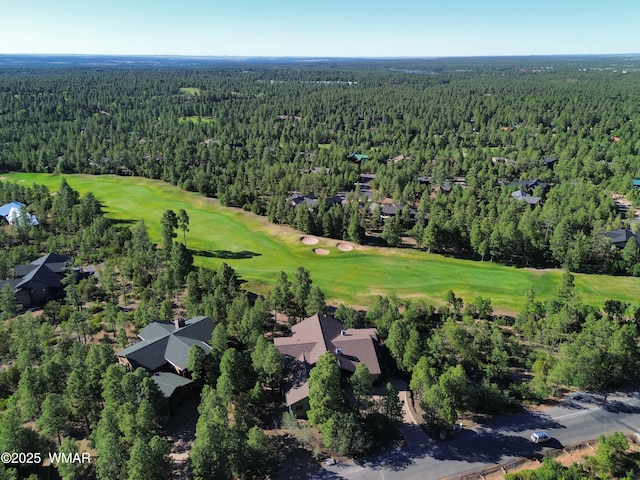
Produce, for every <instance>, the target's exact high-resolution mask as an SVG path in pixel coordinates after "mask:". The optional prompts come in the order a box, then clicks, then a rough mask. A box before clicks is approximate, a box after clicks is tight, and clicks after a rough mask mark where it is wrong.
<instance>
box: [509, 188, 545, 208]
mask: <svg viewBox="0 0 640 480" xmlns="http://www.w3.org/2000/svg"><path fill="white" fill-rule="evenodd" d="M511 198H515V199H516V200H521V201H523V202H525V203H527V204H528V205H538V204H539V203H540V200H542V198H541V197H534V196H531V195H529V194H528V193H526V192H523V191H522V190H516V191H515V192H513V193H512V194H511Z"/></svg>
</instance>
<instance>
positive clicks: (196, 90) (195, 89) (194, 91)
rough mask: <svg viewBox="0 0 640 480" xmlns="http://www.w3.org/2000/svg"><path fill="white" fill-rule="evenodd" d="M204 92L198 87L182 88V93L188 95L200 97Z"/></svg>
mask: <svg viewBox="0 0 640 480" xmlns="http://www.w3.org/2000/svg"><path fill="white" fill-rule="evenodd" d="M201 92H202V90H200V89H199V88H198V87H182V88H180V93H184V94H187V95H200V93H201Z"/></svg>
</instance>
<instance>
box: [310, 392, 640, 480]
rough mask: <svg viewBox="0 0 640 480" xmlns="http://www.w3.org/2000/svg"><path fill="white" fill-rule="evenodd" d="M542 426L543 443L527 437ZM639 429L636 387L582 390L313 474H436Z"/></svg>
mask: <svg viewBox="0 0 640 480" xmlns="http://www.w3.org/2000/svg"><path fill="white" fill-rule="evenodd" d="M539 430H543V431H546V432H547V433H549V434H550V435H551V436H552V437H553V438H552V440H551V441H550V442H548V443H545V444H538V445H536V444H534V443H532V442H531V441H530V440H529V435H531V433H532V432H533V431H539ZM617 431H622V432H636V433H640V390H635V391H629V392H615V393H611V394H610V395H609V397H608V398H607V402H606V403H605V404H604V405H603V403H602V396H599V395H594V394H584V395H583V396H582V397H581V398H579V399H566V400H565V401H563V402H562V403H561V404H560V405H558V406H555V407H549V408H545V409H541V410H537V411H527V412H523V413H518V414H514V415H506V416H501V417H498V418H495V419H493V420H491V421H489V422H487V423H486V424H484V425H479V426H478V427H476V428H471V429H466V430H463V431H461V432H458V433H456V434H455V435H454V436H452V437H451V438H448V439H447V440H443V441H436V440H433V439H431V438H429V437H426V438H427V439H428V440H427V441H426V443H424V442H418V443H417V444H416V443H414V444H413V445H409V444H408V445H407V446H405V447H403V448H401V449H399V450H396V451H393V452H390V453H388V454H385V455H382V456H378V457H375V458H370V459H368V460H366V461H359V462H357V463H346V464H345V463H342V464H338V465H332V466H329V467H326V468H325V469H324V470H323V471H322V472H320V473H319V474H318V475H317V476H316V477H314V478H322V479H348V480H377V479H380V480H414V479H415V480H438V479H443V478H455V476H457V475H460V474H462V473H464V472H468V471H472V470H476V469H479V468H483V467H489V466H492V465H497V464H501V463H505V462H509V461H512V460H515V459H518V458H522V457H533V456H535V454H537V453H540V452H543V451H545V450H548V449H550V448H563V447H565V446H568V445H572V444H575V443H579V442H583V441H587V440H592V439H597V438H598V437H599V436H600V435H601V434H610V433H613V432H617Z"/></svg>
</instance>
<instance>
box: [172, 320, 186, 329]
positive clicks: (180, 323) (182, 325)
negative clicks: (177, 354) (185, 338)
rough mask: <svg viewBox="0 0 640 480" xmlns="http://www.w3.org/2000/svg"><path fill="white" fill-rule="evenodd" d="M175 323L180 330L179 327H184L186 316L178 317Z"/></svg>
mask: <svg viewBox="0 0 640 480" xmlns="http://www.w3.org/2000/svg"><path fill="white" fill-rule="evenodd" d="M173 323H174V324H175V326H176V330H178V329H179V328H182V327H184V318H177V319H176V320H174V322H173Z"/></svg>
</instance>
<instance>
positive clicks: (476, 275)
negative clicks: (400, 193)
mask: <svg viewBox="0 0 640 480" xmlns="http://www.w3.org/2000/svg"><path fill="white" fill-rule="evenodd" d="M3 177H4V180H7V181H14V182H24V183H29V184H30V183H40V184H44V185H46V186H47V187H48V188H50V189H51V190H52V191H55V190H56V189H57V188H58V187H59V185H60V182H61V180H62V178H63V177H62V176H61V175H45V174H25V173H10V174H6V175H4V176H3ZM64 178H65V179H66V180H67V182H68V183H69V184H70V185H71V187H72V188H74V189H76V190H78V191H79V192H80V193H81V194H82V195H84V194H85V193H87V192H89V191H91V192H93V194H94V195H95V196H96V198H98V200H99V201H100V202H102V204H103V206H104V209H105V212H106V213H107V216H109V217H110V218H114V219H117V220H120V221H123V222H136V221H138V220H141V219H143V220H144V221H145V222H146V224H147V226H148V228H149V233H150V236H151V238H152V240H153V241H156V242H160V218H161V216H162V213H163V212H164V211H165V210H167V209H172V210H174V211H175V212H176V213H177V212H178V211H179V210H180V209H185V210H186V211H187V213H188V214H189V217H190V224H189V232H188V233H187V246H188V247H189V248H190V249H191V250H193V251H194V252H195V254H196V264H197V265H201V266H205V267H208V268H213V269H215V268H217V267H218V266H219V265H220V264H221V263H222V262H227V263H228V264H229V265H231V266H232V267H233V268H234V269H235V270H236V271H237V272H238V274H239V275H240V276H241V278H242V279H243V280H245V281H246V282H248V283H247V288H248V289H249V290H253V291H257V292H259V293H266V292H267V291H268V290H269V289H270V288H271V287H272V285H273V282H274V280H275V278H276V275H277V274H278V272H279V271H281V270H283V271H285V272H286V273H287V275H289V278H290V279H293V276H294V272H295V269H296V268H297V267H299V266H303V267H305V268H306V269H308V270H309V271H310V272H311V276H312V279H313V281H314V283H315V284H317V285H319V286H320V287H321V288H322V290H323V291H324V292H325V294H326V295H327V299H328V300H329V301H330V302H331V303H333V304H338V303H345V304H346V305H351V306H368V305H371V303H372V302H373V301H374V299H375V297H376V295H391V294H396V295H398V296H399V297H400V298H413V299H424V300H425V301H427V302H430V303H433V304H436V305H443V304H444V302H445V300H444V299H445V297H446V292H447V291H449V290H453V291H454V292H455V293H456V295H457V296H459V297H462V298H463V299H464V300H465V302H466V301H471V300H472V299H473V298H475V297H477V296H481V297H484V298H490V299H491V301H492V305H493V307H494V309H495V310H496V311H497V312H498V313H504V314H511V315H513V314H515V313H517V312H518V311H519V310H520V309H521V307H522V305H523V303H524V300H525V297H526V294H527V291H528V290H529V289H530V288H533V289H534V290H535V291H536V295H537V299H539V300H541V301H544V300H546V299H548V298H549V297H550V296H551V294H552V293H553V290H554V289H555V288H556V286H557V285H558V284H559V281H560V277H561V275H562V272H561V271H560V270H534V269H527V268H515V267H506V266H502V265H498V264H494V263H491V262H476V261H469V260H460V259H455V258H449V257H445V256H441V255H432V254H427V253H425V252H421V251H418V250H413V249H397V248H375V247H363V246H358V245H355V246H354V249H353V250H352V251H341V250H340V249H338V248H337V245H338V244H339V243H341V242H340V241H338V240H333V239H327V238H319V239H318V243H317V244H315V245H306V244H303V243H302V242H301V238H302V237H303V236H304V234H302V233H300V232H298V231H296V230H293V229H291V228H288V227H281V226H276V225H273V224H271V223H269V222H268V220H267V219H266V218H264V217H259V216H257V215H253V214H251V213H249V212H244V211H242V210H240V209H237V208H226V207H222V206H220V205H219V203H218V202H217V201H216V200H213V199H209V198H204V197H202V196H200V195H198V194H196V193H189V192H185V191H183V190H180V189H179V188H177V187H174V186H172V185H170V184H167V183H164V182H161V181H156V180H148V179H143V178H137V177H120V176H112V175H102V176H89V175H65V176H64ZM17 200H20V199H17ZM126 224H127V223H124V225H126ZM177 233H178V240H180V241H182V232H181V231H179V230H178V231H177ZM317 248H319V249H324V250H327V251H328V252H329V254H328V255H318V254H316V253H314V249H317ZM576 286H577V289H578V292H579V294H580V295H581V297H582V299H583V301H585V302H587V303H589V304H592V305H597V306H601V305H602V304H603V303H604V301H605V300H607V299H618V300H621V301H625V302H630V303H637V292H638V291H639V290H638V289H639V287H640V279H638V278H629V277H613V276H605V275H581V274H577V275H576Z"/></svg>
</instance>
